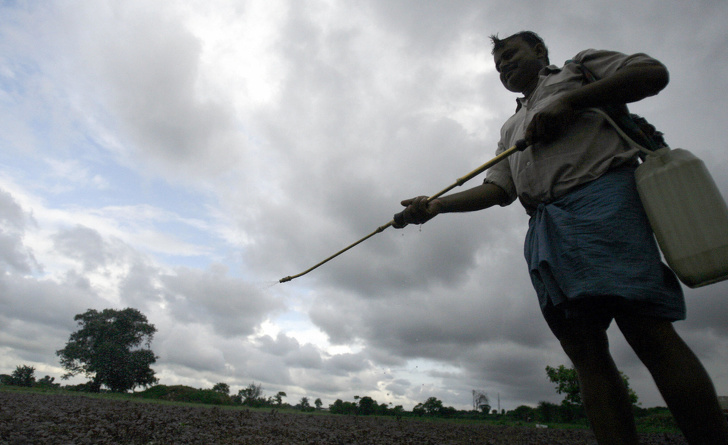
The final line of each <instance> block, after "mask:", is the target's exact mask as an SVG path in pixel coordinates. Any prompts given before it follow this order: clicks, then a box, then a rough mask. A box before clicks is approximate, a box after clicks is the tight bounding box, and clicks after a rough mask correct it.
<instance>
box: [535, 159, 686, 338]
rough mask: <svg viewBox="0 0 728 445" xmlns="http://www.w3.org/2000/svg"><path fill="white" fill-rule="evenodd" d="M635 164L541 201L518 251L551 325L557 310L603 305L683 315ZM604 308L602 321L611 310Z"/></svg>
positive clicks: (573, 313) (574, 311) (574, 312)
mask: <svg viewBox="0 0 728 445" xmlns="http://www.w3.org/2000/svg"><path fill="white" fill-rule="evenodd" d="M634 170H635V168H634V167H622V168H619V169H615V170H612V171H610V172H607V173H606V174H604V175H602V176H601V177H600V178H598V179H596V180H594V181H591V182H589V183H586V184H584V185H582V186H580V187H579V188H577V189H576V190H574V191H572V192H570V193H568V194H567V195H565V196H563V197H561V198H559V199H557V200H555V201H554V202H551V203H549V204H541V205H539V207H538V209H537V210H536V212H535V213H534V214H533V215H532V216H531V220H530V221H529V229H528V234H527V235H526V242H525V247H524V253H525V257H526V261H527V262H528V267H529V271H530V276H531V281H532V283H533V286H534V288H535V289H536V293H537V294H538V299H539V303H540V305H541V310H542V312H543V314H544V316H545V317H546V320H547V322H549V326H551V328H552V330H553V329H554V327H555V326H553V325H552V321H553V322H555V320H552V318H553V314H554V312H555V311H556V312H559V313H560V314H559V315H558V317H557V318H575V317H582V316H589V314H591V315H594V312H601V311H604V310H606V308H607V307H608V308H609V310H610V311H617V313H618V311H620V310H623V311H628V313H632V314H641V315H645V316H651V317H657V318H661V319H667V320H670V321H674V320H682V319H684V318H685V299H684V296H683V292H682V288H681V286H680V283H679V282H678V280H677V278H676V276H675V274H674V273H673V272H672V270H670V269H669V268H668V267H667V266H666V265H665V264H663V263H662V261H661V257H660V251H659V249H658V247H657V243H656V242H655V239H654V236H653V233H652V228H651V227H650V224H649V221H648V220H647V216H646V215H645V212H644V209H643V207H642V203H641V201H640V199H639V195H638V194H637V188H636V184H635V180H634ZM606 300H609V304H608V305H604V301H606ZM602 315H604V316H606V317H607V318H608V322H607V323H606V325H607V326H608V324H609V322H611V319H612V318H613V317H614V316H615V315H616V313H610V314H602ZM554 332H555V333H556V331H554Z"/></svg>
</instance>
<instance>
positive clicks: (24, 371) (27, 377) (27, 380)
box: [10, 365, 35, 387]
mask: <svg viewBox="0 0 728 445" xmlns="http://www.w3.org/2000/svg"><path fill="white" fill-rule="evenodd" d="M34 383H35V368H34V367H32V366H27V365H23V366H17V367H16V368H15V371H13V373H12V374H11V375H10V384H11V385H14V386H26V387H31V386H33V384H34Z"/></svg>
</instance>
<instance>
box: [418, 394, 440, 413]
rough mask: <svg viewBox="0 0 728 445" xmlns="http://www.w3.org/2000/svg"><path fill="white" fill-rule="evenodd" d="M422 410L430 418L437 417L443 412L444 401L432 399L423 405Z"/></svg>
mask: <svg viewBox="0 0 728 445" xmlns="http://www.w3.org/2000/svg"><path fill="white" fill-rule="evenodd" d="M422 408H423V409H424V410H425V413H426V414H427V415H428V416H436V415H438V414H440V411H441V410H442V401H441V400H438V399H437V398H436V397H430V398H429V399H427V400H426V401H425V403H423V404H422Z"/></svg>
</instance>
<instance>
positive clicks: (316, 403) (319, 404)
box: [313, 399, 324, 410]
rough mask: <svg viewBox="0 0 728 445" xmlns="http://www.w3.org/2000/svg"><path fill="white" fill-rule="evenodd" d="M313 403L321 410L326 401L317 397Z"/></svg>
mask: <svg viewBox="0 0 728 445" xmlns="http://www.w3.org/2000/svg"><path fill="white" fill-rule="evenodd" d="M313 404H314V405H316V410H320V409H321V406H322V405H323V404H324V402H322V401H321V399H316V400H315V401H314V402H313Z"/></svg>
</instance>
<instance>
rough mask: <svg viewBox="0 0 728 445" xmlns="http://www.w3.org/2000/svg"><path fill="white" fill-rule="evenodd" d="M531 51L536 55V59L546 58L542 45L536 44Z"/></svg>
mask: <svg viewBox="0 0 728 445" xmlns="http://www.w3.org/2000/svg"><path fill="white" fill-rule="evenodd" d="M533 51H534V52H535V53H536V55H537V56H538V57H541V58H546V55H547V54H548V51H547V50H546V46H545V45H544V44H543V43H537V44H536V45H534V47H533Z"/></svg>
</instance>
